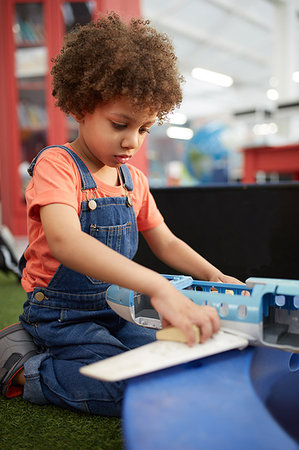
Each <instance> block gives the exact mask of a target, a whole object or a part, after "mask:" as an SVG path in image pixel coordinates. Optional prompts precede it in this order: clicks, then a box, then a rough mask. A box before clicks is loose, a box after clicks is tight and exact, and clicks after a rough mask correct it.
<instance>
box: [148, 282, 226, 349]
mask: <svg viewBox="0 0 299 450" xmlns="http://www.w3.org/2000/svg"><path fill="white" fill-rule="evenodd" d="M151 302H152V305H153V307H154V308H155V309H156V310H157V311H158V312H159V313H160V314H161V316H162V318H163V320H162V325H163V328H164V327H166V326H168V325H173V326H175V327H177V328H179V329H180V330H181V331H182V332H183V333H184V334H185V336H186V337H187V342H188V345H189V346H192V345H193V344H194V343H195V333H194V330H193V328H192V325H197V326H198V327H199V328H200V342H205V341H206V340H207V339H209V338H210V337H211V336H212V335H213V334H214V333H216V332H217V331H219V328H220V318H219V316H218V313H217V310H216V309H215V308H213V307H212V306H199V305H196V304H195V303H194V302H192V301H191V300H190V299H189V298H187V297H185V296H184V295H183V294H182V293H181V292H179V291H178V290H177V289H175V288H174V287H173V286H172V285H170V284H169V287H168V288H166V289H165V290H162V291H161V292H159V293H158V294H156V295H153V296H152V297H151Z"/></svg>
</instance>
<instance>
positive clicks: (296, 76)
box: [292, 70, 299, 83]
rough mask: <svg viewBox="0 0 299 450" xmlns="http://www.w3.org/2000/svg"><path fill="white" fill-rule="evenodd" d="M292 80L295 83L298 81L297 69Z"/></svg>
mask: <svg viewBox="0 0 299 450" xmlns="http://www.w3.org/2000/svg"><path fill="white" fill-rule="evenodd" d="M292 80H293V81H295V83H299V70H297V71H296V72H294V73H293V76H292Z"/></svg>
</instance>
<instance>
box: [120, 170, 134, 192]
mask: <svg viewBox="0 0 299 450" xmlns="http://www.w3.org/2000/svg"><path fill="white" fill-rule="evenodd" d="M119 173H120V176H121V181H122V183H123V185H124V186H125V188H126V189H127V191H133V188H134V185H133V180H132V175H131V172H130V170H129V168H128V166H126V165H125V164H123V165H122V166H120V168H119Z"/></svg>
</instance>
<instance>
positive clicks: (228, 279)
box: [209, 272, 245, 284]
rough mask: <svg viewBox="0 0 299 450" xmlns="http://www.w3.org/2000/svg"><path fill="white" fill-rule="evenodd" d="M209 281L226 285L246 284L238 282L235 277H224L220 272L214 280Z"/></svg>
mask: <svg viewBox="0 0 299 450" xmlns="http://www.w3.org/2000/svg"><path fill="white" fill-rule="evenodd" d="M209 281H215V283H226V284H245V283H243V282H242V281H240V280H238V279H237V278H235V277H231V276H230V275H224V274H223V273H221V272H219V273H217V275H216V276H215V277H213V279H211V280H209Z"/></svg>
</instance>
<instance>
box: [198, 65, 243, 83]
mask: <svg viewBox="0 0 299 450" xmlns="http://www.w3.org/2000/svg"><path fill="white" fill-rule="evenodd" d="M191 74H192V76H193V78H196V79H197V80H201V81H206V82H208V83H212V84H216V85H217V86H221V87H230V86H231V85H232V84H233V82H234V80H233V79H232V77H230V76H228V75H224V74H223V73H218V72H213V71H212V70H206V69H202V68H201V67H195V68H194V69H193V70H192V72H191Z"/></svg>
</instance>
